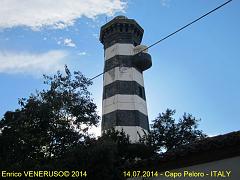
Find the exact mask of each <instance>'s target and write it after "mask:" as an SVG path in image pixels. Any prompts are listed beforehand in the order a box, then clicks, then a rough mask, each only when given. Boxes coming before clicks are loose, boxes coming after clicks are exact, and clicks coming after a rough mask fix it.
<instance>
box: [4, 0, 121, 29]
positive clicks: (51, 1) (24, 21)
mask: <svg viewBox="0 0 240 180" xmlns="http://www.w3.org/2000/svg"><path fill="white" fill-rule="evenodd" d="M0 4H1V6H0V28H12V27H16V26H27V27H30V28H32V29H33V30H38V29H40V28H42V27H45V26H50V27H53V28H57V29H63V28H65V27H67V26H70V25H73V24H74V22H75V21H76V19H78V18H80V17H82V16H85V17H88V18H92V19H94V18H95V17H96V16H98V15H101V14H106V15H108V16H111V15H114V13H115V12H118V11H124V9H125V7H126V2H123V1H122V0H0Z"/></svg>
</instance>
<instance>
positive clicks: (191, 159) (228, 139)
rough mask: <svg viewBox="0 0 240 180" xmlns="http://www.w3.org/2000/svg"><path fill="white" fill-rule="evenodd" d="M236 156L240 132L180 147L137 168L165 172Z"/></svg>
mask: <svg viewBox="0 0 240 180" xmlns="http://www.w3.org/2000/svg"><path fill="white" fill-rule="evenodd" d="M236 156H240V131H236V132H231V133H228V134H224V135H218V136H215V137H208V138H206V139H203V140H199V141H196V142H194V143H191V144H188V145H183V146H180V147H178V148H176V149H174V150H171V151H169V152H166V153H164V154H162V155H159V156H158V157H156V158H155V159H151V160H145V161H142V162H140V163H138V165H137V166H138V167H141V168H142V167H146V168H148V169H157V170H160V171H161V170H162V171H164V170H171V169H177V168H182V167H187V166H193V165H197V164H202V163H207V162H212V161H217V160H222V159H226V158H231V157H236Z"/></svg>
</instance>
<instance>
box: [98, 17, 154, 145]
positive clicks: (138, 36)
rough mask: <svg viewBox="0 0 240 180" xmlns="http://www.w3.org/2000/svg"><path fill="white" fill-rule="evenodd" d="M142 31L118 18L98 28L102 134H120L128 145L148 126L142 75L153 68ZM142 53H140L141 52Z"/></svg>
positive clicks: (124, 18)
mask: <svg viewBox="0 0 240 180" xmlns="http://www.w3.org/2000/svg"><path fill="white" fill-rule="evenodd" d="M143 32H144V30H143V29H142V28H141V26H140V25H139V24H138V23H137V22H136V21H135V20H133V19H128V18H126V17H125V16H117V17H115V18H114V19H113V20H111V21H110V22H108V23H106V24H105V25H103V26H102V27H101V32H100V41H101V43H102V44H103V45H104V60H105V63H104V76H103V102H102V132H104V131H106V130H108V129H112V128H114V129H116V130H119V131H121V130H123V131H124V132H125V133H126V134H128V135H129V137H130V140H131V142H137V141H138V140H139V137H141V136H142V135H144V134H145V133H148V130H149V122H148V113H147V104H146V96H145V89H144V81H143V71H145V70H147V69H148V68H150V67H151V66H152V61H151V56H150V55H149V54H148V53H147V51H146V50H145V51H143V50H144V49H146V46H143V45H140V43H141V41H142V37H143ZM142 51H143V52H142Z"/></svg>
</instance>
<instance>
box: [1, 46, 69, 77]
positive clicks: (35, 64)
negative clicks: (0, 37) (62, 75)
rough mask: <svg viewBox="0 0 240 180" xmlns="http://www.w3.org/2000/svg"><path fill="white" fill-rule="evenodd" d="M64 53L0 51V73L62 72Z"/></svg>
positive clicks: (57, 51) (35, 73) (36, 73)
mask: <svg viewBox="0 0 240 180" xmlns="http://www.w3.org/2000/svg"><path fill="white" fill-rule="evenodd" d="M66 56H67V53H66V52H65V51H60V50H52V51H49V52H46V53H42V54H31V53H14V52H1V51H0V73H8V74H15V73H26V74H32V75H36V76H39V75H42V74H43V73H52V72H56V71H57V70H63V68H64V62H63V61H64V58H65V57H66Z"/></svg>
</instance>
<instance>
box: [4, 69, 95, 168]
mask: <svg viewBox="0 0 240 180" xmlns="http://www.w3.org/2000/svg"><path fill="white" fill-rule="evenodd" d="M65 72H66V75H62V74H61V73H60V72H58V73H57V74H56V75H54V76H53V77H51V76H46V75H45V76H44V79H45V81H44V83H45V84H47V85H49V86H50V87H49V89H47V90H42V91H41V92H37V93H36V94H32V95H31V96H30V97H29V98H28V99H20V100H19V104H20V106H21V108H20V109H17V110H16V111H15V112H6V113H5V115H4V118H3V119H2V120H1V121H0V129H1V133H0V143H1V145H0V146H1V150H0V153H1V162H0V166H4V167H9V168H11V167H12V168H16V169H20V168H28V167H31V168H33V167H38V166H42V165H43V164H47V163H49V162H50V161H52V160H55V159H58V158H61V157H62V156H63V155H64V154H65V153H66V152H68V151H69V150H70V149H72V148H73V147H74V146H75V145H77V144H78V143H79V142H80V141H84V139H85V138H86V137H88V133H87V132H88V131H87V130H88V128H89V127H90V126H92V125H97V123H98V120H99V116H98V115H97V113H96V108H97V107H96V105H95V104H94V103H93V102H92V99H91V98H90V93H89V92H88V91H87V87H88V86H89V85H91V82H90V81H89V80H88V79H87V78H85V77H84V76H83V75H82V74H81V73H80V72H74V76H72V74H71V73H70V71H69V70H68V68H67V67H65ZM83 126H84V128H83Z"/></svg>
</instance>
